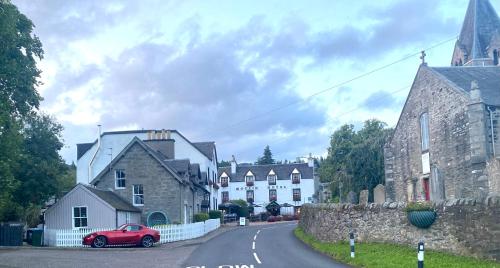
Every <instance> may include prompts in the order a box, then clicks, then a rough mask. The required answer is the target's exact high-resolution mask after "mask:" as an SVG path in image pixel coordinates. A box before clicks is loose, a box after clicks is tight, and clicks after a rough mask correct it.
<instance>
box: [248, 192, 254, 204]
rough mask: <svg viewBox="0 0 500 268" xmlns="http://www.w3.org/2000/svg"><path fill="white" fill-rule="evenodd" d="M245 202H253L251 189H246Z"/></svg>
mask: <svg viewBox="0 0 500 268" xmlns="http://www.w3.org/2000/svg"><path fill="white" fill-rule="evenodd" d="M247 202H248V203H253V190H248V191H247Z"/></svg>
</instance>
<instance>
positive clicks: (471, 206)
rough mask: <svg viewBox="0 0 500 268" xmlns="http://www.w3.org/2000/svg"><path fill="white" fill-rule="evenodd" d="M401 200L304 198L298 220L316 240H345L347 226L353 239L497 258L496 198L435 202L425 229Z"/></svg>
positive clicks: (499, 203) (499, 205)
mask: <svg viewBox="0 0 500 268" xmlns="http://www.w3.org/2000/svg"><path fill="white" fill-rule="evenodd" d="M405 206H406V204H405V203H404V202H398V203H388V202H386V203H384V204H369V205H367V206H361V205H351V204H306V205H304V206H302V209H301V218H300V222H299V226H300V227H301V228H303V229H304V231H305V232H306V233H308V234H311V235H313V236H314V237H316V238H317V239H319V240H321V241H327V242H336V241H340V240H347V239H348V235H349V226H350V225H352V228H353V229H354V232H355V235H356V240H357V241H360V242H363V241H370V242H387V243H396V244H404V245H409V246H415V247H416V245H417V243H418V242H419V241H420V240H421V239H423V240H424V241H425V245H426V247H427V248H430V249H436V250H440V251H447V252H451V253H455V254H461V255H470V256H476V257H482V258H490V259H496V260H499V261H500V198H494V197H490V198H487V199H486V200H485V201H484V203H479V202H476V201H475V200H471V199H456V200H449V201H445V202H439V203H435V204H434V206H435V209H436V212H437V215H438V216H437V219H436V221H435V222H434V224H433V225H432V226H431V227H430V228H429V229H419V228H416V227H414V226H413V225H411V224H410V223H409V222H408V219H407V215H406V212H404V207H405Z"/></svg>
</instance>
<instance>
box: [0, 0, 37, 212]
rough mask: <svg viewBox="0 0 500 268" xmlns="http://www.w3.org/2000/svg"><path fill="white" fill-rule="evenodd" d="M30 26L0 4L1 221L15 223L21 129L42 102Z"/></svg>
mask: <svg viewBox="0 0 500 268" xmlns="http://www.w3.org/2000/svg"><path fill="white" fill-rule="evenodd" d="M32 31H33V23H32V22H31V21H30V20H29V19H28V18H27V17H26V16H24V15H23V14H21V13H20V12H19V10H18V9H17V8H16V6H14V5H13V4H11V3H10V2H9V1H6V0H2V1H0V189H2V190H1V191H0V221H10V220H17V218H19V216H20V214H21V212H20V211H21V207H20V206H19V204H17V203H15V202H14V201H13V198H14V197H15V196H14V192H15V191H16V189H17V188H18V187H19V185H20V182H19V181H18V179H17V177H16V173H17V172H18V170H19V169H20V168H23V167H22V166H21V165H20V159H21V157H22V153H23V152H22V144H23V136H22V131H23V126H24V121H25V120H26V118H27V117H29V116H32V115H33V114H34V109H37V108H38V106H39V103H40V100H41V97H40V95H39V94H38V92H37V91H36V87H37V86H38V85H39V84H40V82H39V81H38V78H39V77H40V70H38V68H37V67H36V59H42V57H43V50H42V44H41V42H40V40H39V39H38V38H37V37H36V36H34V35H33V36H32Z"/></svg>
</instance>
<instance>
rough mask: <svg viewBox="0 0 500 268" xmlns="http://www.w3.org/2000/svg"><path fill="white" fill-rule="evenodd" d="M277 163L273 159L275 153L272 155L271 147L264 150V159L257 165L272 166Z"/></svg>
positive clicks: (259, 160) (258, 161) (261, 158)
mask: <svg viewBox="0 0 500 268" xmlns="http://www.w3.org/2000/svg"><path fill="white" fill-rule="evenodd" d="M275 163H276V161H275V160H274V159H273V153H271V149H269V145H267V146H266V148H264V153H263V155H262V157H260V158H259V159H257V164H258V165H271V164H275Z"/></svg>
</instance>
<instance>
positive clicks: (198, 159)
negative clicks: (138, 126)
mask: <svg viewBox="0 0 500 268" xmlns="http://www.w3.org/2000/svg"><path fill="white" fill-rule="evenodd" d="M157 131H161V130H157ZM134 137H138V138H139V139H141V140H146V139H147V138H148V133H147V132H144V133H142V132H134V133H113V134H106V133H105V134H104V135H102V138H101V148H100V150H99V151H98V152H97V155H96V157H95V160H94V162H93V164H92V168H91V176H89V174H88V171H89V164H90V161H91V159H92V156H93V155H94V153H95V152H96V150H97V143H96V144H94V146H93V147H92V148H91V149H90V150H88V151H87V152H86V153H85V154H84V155H83V156H82V157H81V158H80V159H78V161H77V168H76V181H77V183H82V184H89V183H90V181H92V180H93V179H94V178H95V177H96V176H97V175H98V174H99V173H100V172H101V171H102V170H103V169H104V168H105V167H106V166H107V165H108V164H109V163H110V162H111V160H112V159H114V158H115V157H116V156H117V155H118V154H119V153H120V152H121V151H122V150H123V149H124V148H125V147H126V146H127V145H128V144H129V143H130V141H132V139H133V138H134ZM171 138H172V139H174V140H175V146H174V148H175V149H174V150H175V159H189V160H190V161H191V163H197V164H199V165H200V169H201V171H202V172H203V171H204V172H207V170H208V168H210V174H209V176H210V177H209V179H212V178H213V177H214V176H213V174H212V173H213V171H215V172H217V162H216V157H215V154H214V157H212V159H213V160H212V161H211V160H210V159H209V158H208V157H206V156H205V155H204V154H203V153H201V152H200V151H199V150H198V149H196V148H195V147H194V146H193V145H191V144H190V143H189V142H188V141H187V140H185V139H184V138H183V137H181V136H180V135H179V134H178V133H177V132H171ZM109 148H112V157H113V158H111V156H110V155H109V154H110V152H111V150H110V149H109ZM207 190H209V191H210V192H211V196H213V197H215V198H217V196H218V192H217V190H215V189H212V187H208V186H207ZM215 207H216V203H215V202H214V199H213V198H211V208H215Z"/></svg>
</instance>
